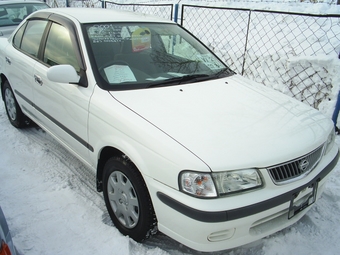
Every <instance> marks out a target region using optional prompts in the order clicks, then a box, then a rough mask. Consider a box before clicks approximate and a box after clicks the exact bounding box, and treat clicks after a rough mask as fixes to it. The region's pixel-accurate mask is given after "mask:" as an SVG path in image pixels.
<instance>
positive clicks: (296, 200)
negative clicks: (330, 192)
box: [288, 182, 318, 219]
mask: <svg viewBox="0 0 340 255" xmlns="http://www.w3.org/2000/svg"><path fill="white" fill-rule="evenodd" d="M317 190H318V182H314V183H312V184H311V185H309V186H308V187H306V188H304V189H302V190H300V191H298V192H296V193H294V194H293V195H292V198H291V200H290V206H289V212H288V219H291V218H293V217H294V216H295V215H297V214H298V213H300V212H302V211H303V210H304V209H306V208H307V207H308V206H310V205H312V204H313V203H314V202H315V200H316V194H317Z"/></svg>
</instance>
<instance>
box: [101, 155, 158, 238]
mask: <svg viewBox="0 0 340 255" xmlns="http://www.w3.org/2000/svg"><path fill="white" fill-rule="evenodd" d="M103 188H104V189H103V193H104V200H105V204H106V208H107V210H108V212H109V215H110V217H111V220H112V222H113V224H114V225H115V226H116V228H117V229H118V230H119V231H120V232H121V233H122V234H123V235H128V236H130V237H131V238H132V239H134V240H135V241H137V242H141V241H143V240H145V239H147V238H149V237H150V236H151V235H153V234H155V233H156V232H157V219H156V215H155V212H154V209H153V206H152V202H151V198H150V195H149V192H148V190H147V187H146V185H145V182H144V180H143V178H142V176H141V174H140V173H139V171H138V170H137V168H136V167H135V165H134V164H133V163H132V162H131V161H130V160H128V159H123V158H120V157H113V158H111V159H109V160H108V161H107V163H106V164H105V166H104V175H103Z"/></svg>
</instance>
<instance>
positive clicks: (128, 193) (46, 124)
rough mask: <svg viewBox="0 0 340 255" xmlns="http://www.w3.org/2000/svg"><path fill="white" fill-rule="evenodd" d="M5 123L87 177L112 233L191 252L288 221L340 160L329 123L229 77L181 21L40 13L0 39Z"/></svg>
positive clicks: (89, 12)
mask: <svg viewBox="0 0 340 255" xmlns="http://www.w3.org/2000/svg"><path fill="white" fill-rule="evenodd" d="M0 68H1V70H0V71H1V92H2V97H3V99H4V103H5V106H6V111H7V114H8V118H9V121H10V122H11V123H12V125H13V126H15V127H17V128H20V127H25V126H26V125H27V124H28V123H29V122H30V121H34V122H35V123H37V124H38V125H39V126H41V127H42V128H43V129H45V130H46V131H47V132H49V133H50V134H51V135H53V137H55V139H57V140H58V141H59V142H60V143H61V144H63V145H64V146H65V147H66V148H68V149H69V150H70V151H71V152H72V153H74V154H75V155H77V156H78V157H79V158H80V159H81V160H82V161H83V162H85V163H86V164H87V165H88V166H90V167H91V168H92V169H93V171H95V173H96V176H97V189H98V191H103V194H104V200H105V203H106V206H107V209H108V212H109V215H110V217H111V219H112V221H113V223H114V225H115V226H116V227H117V229H119V230H120V231H121V233H123V234H124V235H129V236H130V237H131V238H133V239H134V240H136V241H142V240H144V239H146V238H148V237H150V236H151V235H153V234H155V233H156V232H157V230H159V231H161V232H163V233H165V234H166V235H168V236H170V237H172V238H173V239H175V240H177V241H179V242H181V243H183V244H185V245H187V246H189V247H191V248H193V249H196V250H200V251H217V250H223V249H228V248H232V247H236V246H239V245H243V244H246V243H249V242H252V241H254V240H257V239H260V238H262V237H265V236H267V235H269V234H272V233H274V232H276V231H278V230H280V229H283V228H285V227H287V226H289V225H291V224H293V223H295V222H296V221H298V220H299V219H300V218H301V217H302V216H303V215H304V214H306V212H307V211H308V209H310V205H312V204H313V203H314V202H315V201H317V199H318V198H319V197H320V195H321V193H322V191H323V188H324V185H325V182H326V179H327V177H328V175H329V173H330V172H331V171H332V169H333V168H334V166H335V165H336V163H337V161H338V149H337V146H335V145H334V126H333V123H332V121H331V120H330V119H328V118H326V117H325V116H323V115H322V114H321V113H320V112H318V111H317V110H315V109H312V108H310V107H309V106H306V105H304V104H302V103H300V102H298V101H296V100H295V99H292V98H290V97H288V96H285V95H283V94H281V93H279V92H276V91H273V90H271V89H269V88H267V87H265V86H263V85H259V84H256V83H254V82H251V81H249V80H247V79H245V78H243V77H241V76H240V75H237V74H235V73H234V72H233V71H231V70H230V69H229V68H228V67H227V66H226V65H225V64H224V63H223V62H221V61H220V60H219V59H218V58H217V57H216V56H215V55H214V54H213V53H212V52H211V51H210V50H209V49H208V48H207V47H205V46H204V45H203V44H202V43H201V42H200V41H198V40H197V39H196V38H194V37H193V36H192V35H191V34H190V33H189V32H187V31H186V30H184V29H183V28H181V27H180V26H179V25H177V24H175V23H173V22H171V21H167V20H162V19H159V18H155V17H150V16H146V15H138V14H135V13H128V12H122V11H112V10H106V9H85V8H84V9H76V8H65V9H46V10H40V11H37V12H35V13H33V14H32V15H30V16H29V17H28V18H27V19H26V20H25V21H24V22H23V23H22V24H21V25H20V27H18V28H17V29H16V31H14V32H13V34H12V35H11V36H10V37H9V38H8V39H1V40H0Z"/></svg>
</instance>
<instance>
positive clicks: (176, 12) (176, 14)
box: [174, 0, 340, 23]
mask: <svg viewBox="0 0 340 255" xmlns="http://www.w3.org/2000/svg"><path fill="white" fill-rule="evenodd" d="M339 1H340V0H339ZM178 6H179V5H178V4H175V14H174V21H175V22H176V23H177V20H178Z"/></svg>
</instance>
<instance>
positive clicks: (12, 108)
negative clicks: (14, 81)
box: [3, 81, 28, 128]
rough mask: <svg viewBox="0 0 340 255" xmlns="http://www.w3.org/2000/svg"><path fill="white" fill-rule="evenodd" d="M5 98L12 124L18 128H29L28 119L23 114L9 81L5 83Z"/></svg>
mask: <svg viewBox="0 0 340 255" xmlns="http://www.w3.org/2000/svg"><path fill="white" fill-rule="evenodd" d="M3 96H4V102H5V108H6V112H7V116H8V119H9V121H10V123H11V124H12V125H13V126H14V127H16V128H22V127H24V126H27V124H28V118H27V117H26V116H25V115H24V114H23V113H22V111H21V109H20V106H19V104H18V102H17V100H16V99H15V97H14V93H13V90H12V88H11V86H10V84H9V82H8V81H5V83H4V87H3Z"/></svg>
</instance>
